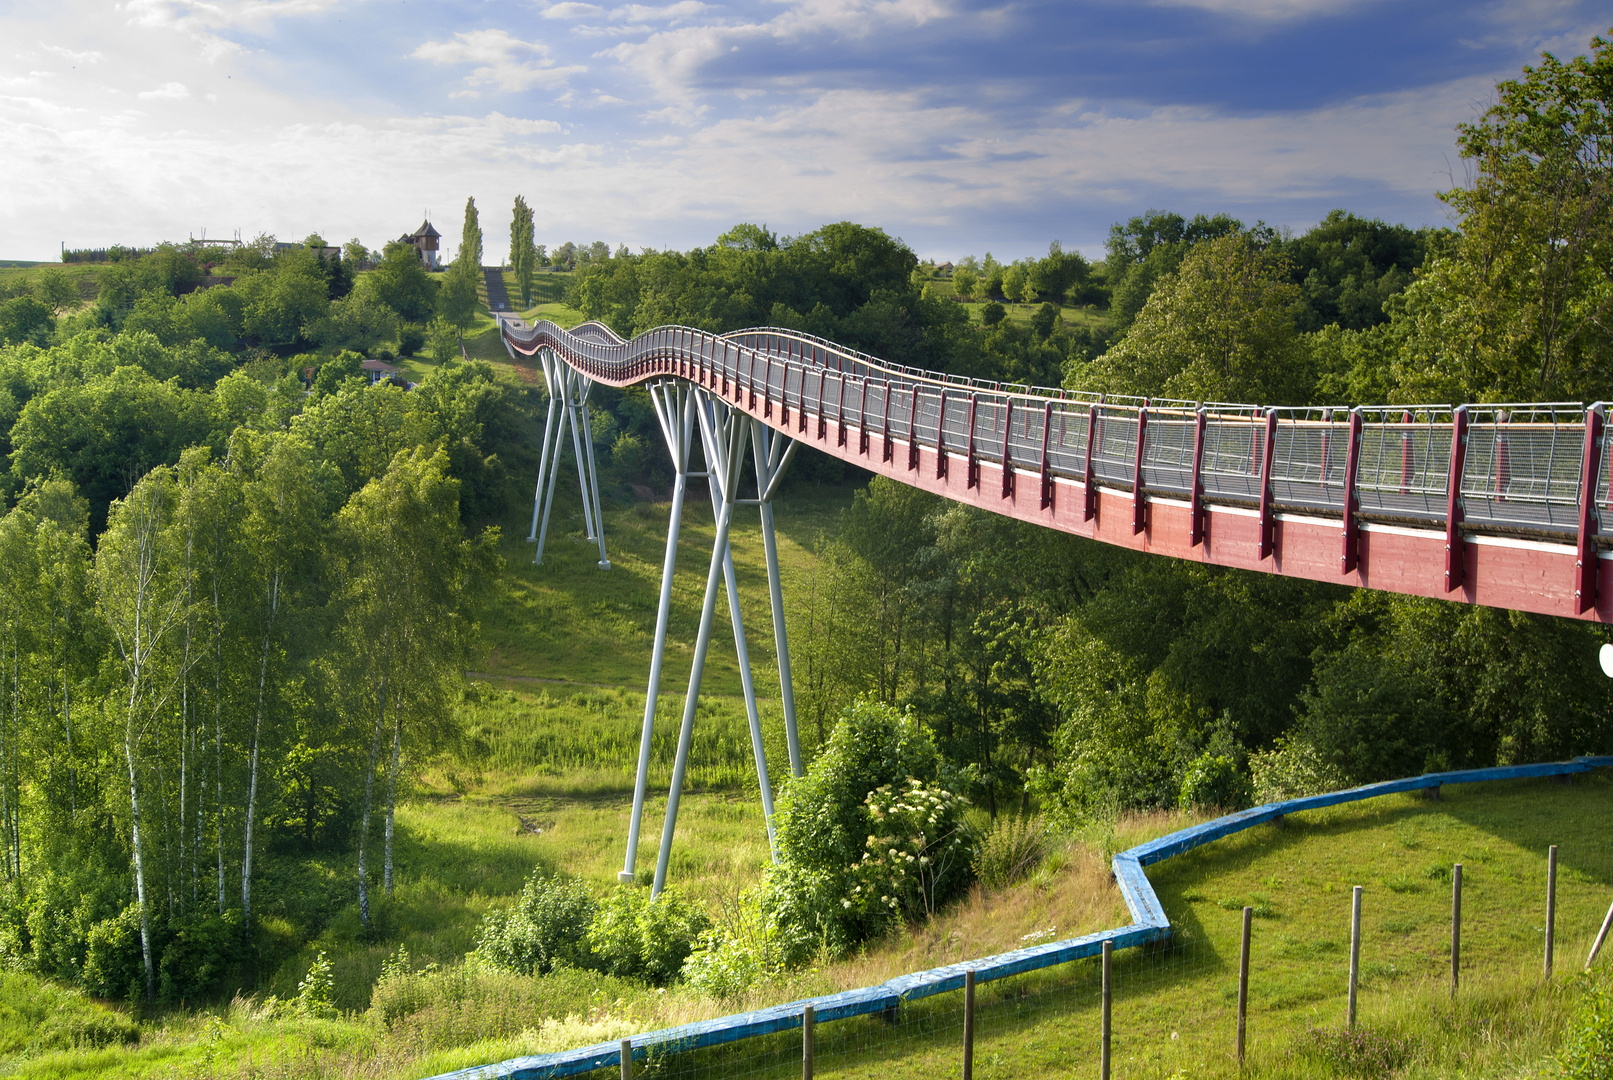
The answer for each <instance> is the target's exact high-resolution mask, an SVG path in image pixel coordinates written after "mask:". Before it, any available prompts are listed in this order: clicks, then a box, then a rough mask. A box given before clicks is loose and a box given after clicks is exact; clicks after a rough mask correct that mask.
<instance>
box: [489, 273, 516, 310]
mask: <svg viewBox="0 0 1613 1080" xmlns="http://www.w3.org/2000/svg"><path fill="white" fill-rule="evenodd" d="M482 281H483V282H484V283H485V284H486V286H487V310H488V311H513V310H515V309H514V308H512V307H510V294H509V292H508V291H507V290H506V289H505V288H504V268H503V267H502V266H484V267H482Z"/></svg>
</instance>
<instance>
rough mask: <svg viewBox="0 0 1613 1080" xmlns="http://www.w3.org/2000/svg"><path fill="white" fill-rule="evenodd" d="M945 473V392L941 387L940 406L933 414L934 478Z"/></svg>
mask: <svg viewBox="0 0 1613 1080" xmlns="http://www.w3.org/2000/svg"><path fill="white" fill-rule="evenodd" d="M946 474H947V392H946V388H945V387H942V388H941V407H940V408H939V409H937V410H936V414H935V478H936V479H937V480H939V479H941V478H942V477H944V476H946Z"/></svg>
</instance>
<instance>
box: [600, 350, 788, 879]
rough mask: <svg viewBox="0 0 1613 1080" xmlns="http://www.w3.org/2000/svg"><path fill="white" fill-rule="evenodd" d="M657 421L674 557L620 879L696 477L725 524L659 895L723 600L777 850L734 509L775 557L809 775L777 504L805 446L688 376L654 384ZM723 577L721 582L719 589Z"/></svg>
mask: <svg viewBox="0 0 1613 1080" xmlns="http://www.w3.org/2000/svg"><path fill="white" fill-rule="evenodd" d="M649 392H650V400H651V402H652V403H653V404H654V406H655V415H656V419H657V420H658V421H659V423H660V426H661V433H662V435H663V436H664V437H665V439H666V444H667V450H668V452H669V453H670V454H671V457H672V465H673V470H674V480H673V485H672V510H671V515H670V518H669V520H668V522H667V545H666V559H665V562H664V564H663V566H662V571H661V597H660V605H659V607H658V610H657V612H656V622H655V645H654V649H653V650H652V652H651V656H650V678H649V686H648V687H647V689H646V692H645V699H644V727H643V732H642V735H641V737H640V741H639V760H638V772H637V777H636V781H635V784H634V788H633V815H632V817H631V819H630V820H629V823H628V836H627V854H626V857H625V859H624V860H623V866H622V870H621V872H620V873H619V874H618V875H617V877H618V879H619V880H621V881H623V882H632V881H633V880H634V873H635V870H634V864H635V861H636V859H637V855H638V842H639V832H640V826H641V823H642V820H643V815H644V799H645V795H646V792H647V790H648V787H649V773H650V744H651V741H652V736H653V733H654V727H655V709H656V703H657V699H658V697H659V694H660V687H661V672H662V668H663V664H664V661H665V659H666V633H667V622H668V620H669V618H670V615H671V607H672V579H673V573H674V571H675V570H676V567H677V550H678V533H679V530H680V528H681V526H682V520H683V506H684V501H685V496H686V492H687V489H688V482H689V480H690V479H695V478H704V479H705V480H706V482H707V485H708V486H709V488H710V490H711V505H712V509H713V512H714V514H715V517H716V526H717V530H716V538H715V540H714V541H713V543H712V550H711V565H710V569H709V571H708V572H707V576H706V592H705V597H704V600H703V602H702V604H701V610H700V629H699V633H698V635H697V637H696V639H695V649H694V660H693V664H692V666H691V669H690V672H689V688H688V691H687V694H686V696H685V698H684V707H683V717H682V722H681V724H680V726H679V729H678V749H677V755H676V757H675V758H674V760H673V766H672V786H671V789H670V791H669V792H668V794H667V810H666V819H665V822H664V823H663V826H662V831H661V846H660V850H659V852H658V853H657V856H656V865H655V880H654V885H653V886H652V891H651V895H652V896H658V895H660V893H661V890H662V889H664V888H665V887H666V877H667V865H668V862H669V860H670V858H671V854H672V836H673V833H674V832H675V831H676V829H677V819H678V804H679V801H680V798H681V796H682V793H683V780H684V774H685V772H686V770H687V768H688V763H689V748H690V744H691V741H692V739H693V735H694V720H695V712H696V709H697V707H698V704H699V699H700V683H701V680H702V677H703V676H704V674H705V666H706V656H707V654H708V652H709V650H710V647H711V635H712V632H713V629H714V627H715V624H716V613H717V594H718V592H719V589H721V590H722V591H723V592H725V593H726V595H727V600H728V611H729V619H730V622H731V624H732V628H733V634H734V648H735V651H736V653H737V654H738V659H739V673H740V684H741V687H742V689H743V691H744V695H745V713H746V719H747V720H748V721H749V724H750V736H751V750H752V753H753V755H754V757H755V761H756V777H757V782H758V785H759V787H760V789H761V795H762V812H763V814H764V816H765V818H766V822H767V836H768V844H769V847H770V848H771V847H772V845H773V841H774V830H773V789H772V785H771V784H770V782H769V779H768V768H767V753H766V750H765V748H764V746H763V741H762V725H761V716H760V712H759V710H758V708H757V703H756V684H755V680H754V679H753V678H752V674H751V667H750V653H749V650H748V648H747V646H746V637H745V621H744V617H743V614H742V612H741V610H740V606H739V585H738V581H737V579H736V578H735V575H734V556H733V549H732V546H731V543H730V531H731V528H732V525H733V519H734V511H735V509H736V508H738V507H740V506H756V507H758V509H759V511H760V513H761V522H762V543H763V548H764V551H765V555H766V564H767V579H768V598H769V601H770V604H771V607H772V615H773V635H774V642H775V646H776V648H777V652H778V662H779V685H780V688H781V692H780V698H781V702H782V704H783V709H784V731H785V740H786V743H787V746H788V749H789V757H790V770H791V772H792V773H793V774H794V775H796V776H800V775H802V771H803V763H802V759H801V740H800V735H799V731H798V729H797V727H796V722H795V697H794V694H793V692H792V689H791V686H790V656H789V643H788V640H787V637H786V633H785V626H784V601H783V591H782V588H781V586H780V582H779V562H778V542H777V538H776V536H775V534H774V529H773V497H774V495H775V494H776V493H777V491H778V486H779V481H780V480H781V479H782V477H783V476H784V473H785V471H786V470H787V469H788V468H789V465H790V462H791V460H792V459H793V458H794V456H795V451H796V449H797V447H798V446H799V445H800V444H799V443H797V442H796V441H795V440H793V439H790V438H788V437H786V436H784V435H781V434H780V433H778V432H776V431H773V430H772V429H770V428H768V427H767V426H766V425H764V424H762V423H760V422H759V421H757V420H755V419H753V418H752V417H750V416H747V415H746V414H745V413H744V412H743V411H741V410H739V409H736V408H734V407H733V406H732V405H730V404H729V403H727V402H725V401H724V400H723V399H722V397H720V396H719V395H716V394H713V393H711V392H710V391H709V390H707V389H705V388H703V387H700V386H695V385H691V384H690V383H688V382H686V381H683V380H679V379H664V380H658V381H656V382H654V383H651V384H650V386H649ZM696 432H699V434H700V443H701V449H702V451H703V452H704V458H705V464H706V468H705V470H704V471H703V472H697V471H695V470H694V469H693V467H692V464H693V453H692V451H693V449H694V447H693V442H694V435H695V433H696ZM747 449H748V450H749V451H750V457H751V461H752V467H753V471H754V473H755V478H756V495H755V497H754V498H746V497H743V496H742V494H741V490H740V484H741V481H742V479H743V477H744V472H745V468H744V466H745V458H746V451H747ZM719 579H720V583H719Z"/></svg>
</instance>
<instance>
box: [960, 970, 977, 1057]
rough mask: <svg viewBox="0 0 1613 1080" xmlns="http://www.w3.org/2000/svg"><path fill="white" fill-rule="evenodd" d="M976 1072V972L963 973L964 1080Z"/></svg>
mask: <svg viewBox="0 0 1613 1080" xmlns="http://www.w3.org/2000/svg"><path fill="white" fill-rule="evenodd" d="M974 1074H975V973H974V971H973V970H969V971H965V972H964V973H963V1080H973V1078H974Z"/></svg>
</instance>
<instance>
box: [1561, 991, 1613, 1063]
mask: <svg viewBox="0 0 1613 1080" xmlns="http://www.w3.org/2000/svg"><path fill="white" fill-rule="evenodd" d="M1581 978H1584V979H1586V982H1587V992H1586V994H1585V998H1584V1001H1583V1002H1582V1003H1581V1004H1580V1007H1579V1012H1578V1014H1576V1015H1575V1017H1574V1019H1573V1021H1572V1022H1571V1023H1570V1024H1569V1026H1568V1034H1567V1037H1566V1038H1564V1040H1563V1048H1562V1052H1561V1053H1560V1054H1559V1055H1558V1059H1557V1063H1558V1064H1559V1065H1561V1066H1562V1070H1563V1075H1564V1076H1566V1077H1570V1078H1571V1080H1613V994H1609V993H1608V988H1607V982H1606V980H1600V981H1594V982H1593V981H1591V980H1590V978H1589V977H1587V976H1581Z"/></svg>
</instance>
